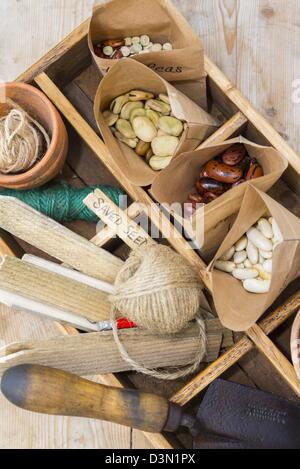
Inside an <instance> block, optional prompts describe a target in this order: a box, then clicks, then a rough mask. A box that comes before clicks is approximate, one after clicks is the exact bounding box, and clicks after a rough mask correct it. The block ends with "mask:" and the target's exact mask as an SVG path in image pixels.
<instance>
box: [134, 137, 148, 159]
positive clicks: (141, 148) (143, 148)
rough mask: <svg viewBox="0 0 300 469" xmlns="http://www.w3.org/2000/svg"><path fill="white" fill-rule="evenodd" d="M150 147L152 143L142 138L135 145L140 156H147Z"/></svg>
mask: <svg viewBox="0 0 300 469" xmlns="http://www.w3.org/2000/svg"><path fill="white" fill-rule="evenodd" d="M150 147H151V143H147V142H143V141H142V140H140V141H139V143H138V144H137V146H136V147H135V152H136V153H137V154H138V155H139V156H146V155H147V153H148V151H149V149H150Z"/></svg>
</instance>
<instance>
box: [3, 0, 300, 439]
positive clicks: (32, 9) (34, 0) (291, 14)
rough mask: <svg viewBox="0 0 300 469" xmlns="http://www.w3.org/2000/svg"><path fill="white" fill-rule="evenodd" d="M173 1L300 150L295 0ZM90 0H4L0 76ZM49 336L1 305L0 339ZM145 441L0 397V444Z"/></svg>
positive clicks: (274, 385) (50, 330)
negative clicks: (29, 410) (34, 410)
mask: <svg viewBox="0 0 300 469" xmlns="http://www.w3.org/2000/svg"><path fill="white" fill-rule="evenodd" d="M173 1H174V4H175V5H176V6H177V7H178V8H179V9H180V10H181V11H182V12H183V14H184V15H185V16H186V18H187V19H188V20H189V22H190V23H191V24H192V26H193V28H194V29H195V31H197V32H198V33H199V34H200V36H201V37H202V39H203V41H204V44H205V47H206V53H207V54H208V55H209V56H210V57H211V58H212V59H213V60H214V61H215V62H216V63H217V65H219V67H220V68H221V69H222V70H224V71H225V73H226V74H227V75H228V76H229V78H230V79H231V80H232V81H233V82H235V83H236V84H237V86H238V87H239V88H240V89H241V91H242V93H244V94H245V95H246V96H247V97H248V98H249V99H250V100H251V101H252V103H253V104H254V105H255V106H256V107H257V109H258V110H259V111H260V112H262V114H263V115H265V116H266V117H267V118H268V120H269V121H270V122H271V123H272V124H273V126H274V127H275V128H276V129H277V130H278V131H279V132H280V133H281V135H283V137H284V138H285V139H286V140H287V141H288V142H289V144H290V145H291V146H292V147H293V148H294V149H295V150H296V151H298V153H299V154H300V141H299V142H298V140H297V136H298V132H299V131H300V128H299V127H300V59H299V57H300V40H299V39H300V34H299V28H300V8H299V1H298V0H286V1H285V2H282V1H281V0H272V1H271V0H173ZM94 3H97V2H94V1H93V0H86V1H85V2H81V1H79V0H18V1H12V0H2V1H1V2H0V81H8V80H13V79H14V78H15V77H16V76H17V75H18V74H19V73H21V72H22V71H23V70H24V69H25V68H27V67H28V66H29V65H31V64H32V63H33V62H34V61H35V60H36V59H38V58H39V56H41V55H42V54H43V53H45V52H46V51H47V50H48V49H49V48H50V47H52V46H53V45H54V44H55V43H56V42H58V41H59V40H60V39H62V38H63V37H64V36H65V35H66V34H67V33H68V32H69V31H71V30H72V29H73V28H74V27H75V26H76V25H77V24H79V23H80V22H81V21H82V20H83V19H85V18H86V17H88V16H89V15H90V12H91V8H92V6H93V4H94ZM125 4H126V2H124V6H125ZM7 31H10V32H11V34H7ZM54 335H57V328H56V326H54V325H53V324H52V323H51V322H47V321H45V320H39V319H36V318H34V317H31V316H29V315H25V314H24V313H17V312H13V311H11V310H9V309H8V308H6V307H3V306H0V346H1V341H2V342H3V343H8V342H12V341H17V340H20V339H29V338H43V337H52V336H54ZM284 335H286V333H284ZM286 339H287V337H285V338H283V342H285V343H286V342H287V340H286ZM252 358H253V355H252ZM253 366H254V361H252V359H251V356H249V357H248V358H247V359H246V360H245V361H244V363H243V368H244V370H245V369H248V371H249V376H251V372H252V371H253V370H252V368H253ZM255 367H260V376H261V380H262V381H265V382H266V381H268V387H269V389H270V390H273V391H276V389H279V388H280V387H281V386H282V383H281V381H280V378H279V377H277V376H276V375H275V374H274V372H273V371H272V373H271V372H270V370H269V365H268V364H267V363H266V362H265V361H264V359H263V358H259V359H257V357H256V359H255ZM250 379H251V378H249V380H250ZM256 384H258V385H259V383H256ZM261 384H262V383H261ZM145 447H149V443H148V442H147V441H146V440H145V439H144V437H143V436H142V435H141V434H140V433H139V432H136V431H132V430H130V429H126V428H123V427H120V426H117V425H112V424H104V423H102V422H95V421H90V420H79V419H75V418H72V419H71V418H55V417H47V416H40V415H34V414H28V413H25V412H22V411H19V410H17V409H14V408H13V407H12V406H11V405H10V404H8V403H7V402H5V401H4V399H2V398H1V397H0V448H145Z"/></svg>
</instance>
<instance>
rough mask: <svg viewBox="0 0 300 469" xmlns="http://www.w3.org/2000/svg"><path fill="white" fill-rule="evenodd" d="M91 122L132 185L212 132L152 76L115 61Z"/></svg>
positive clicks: (196, 110)
mask: <svg viewBox="0 0 300 469" xmlns="http://www.w3.org/2000/svg"><path fill="white" fill-rule="evenodd" d="M94 112H95V119H96V122H97V124H98V127H99V129H100V131H101V134H102V136H103V139H104V141H105V143H106V145H107V147H108V149H109V150H110V153H111V155H112V157H113V158H114V160H115V163H116V165H117V166H118V167H119V168H120V169H121V171H122V173H123V174H124V175H125V176H126V178H127V179H128V180H129V181H130V182H131V183H133V184H135V185H137V186H148V185H150V184H152V183H153V181H154V180H155V178H156V177H157V175H158V174H159V173H160V172H163V171H167V169H168V168H167V166H168V165H169V163H170V162H171V160H173V159H175V158H177V157H178V158H180V155H181V154H182V153H184V152H187V151H190V150H193V149H195V148H196V147H197V146H198V145H199V144H200V142H201V141H203V140H204V139H205V138H207V136H208V135H210V134H211V133H213V132H214V131H215V130H216V128H217V127H218V125H219V124H218V122H217V121H216V120H215V119H214V118H213V117H212V116H210V115H209V114H207V112H205V111H204V110H203V109H201V108H200V107H199V106H197V105H196V104H195V103H194V102H192V101H191V100H190V99H189V98H188V97H187V96H185V95H184V94H183V93H181V92H180V91H178V90H176V89H175V88H174V87H173V86H172V85H170V84H169V83H168V82H166V81H165V80H164V79H163V78H161V77H160V76H159V75H158V74H157V73H155V72H153V71H152V70H150V69H149V68H148V67H146V66H145V65H143V64H141V63H138V62H136V61H135V60H132V59H124V60H120V61H119V62H118V63H117V64H116V65H114V67H112V68H111V69H110V71H109V72H108V73H107V75H105V77H104V78H103V80H102V81H101V83H100V85H99V88H98V90H97V93H96V96H95V103H94Z"/></svg>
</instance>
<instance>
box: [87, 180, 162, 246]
mask: <svg viewBox="0 0 300 469" xmlns="http://www.w3.org/2000/svg"><path fill="white" fill-rule="evenodd" d="M84 203H85V205H86V206H87V207H88V208H89V209H90V210H92V211H93V212H94V213H95V214H96V215H97V216H98V217H99V218H100V219H101V220H102V221H103V222H104V223H105V224H106V225H108V226H109V227H110V228H111V229H112V230H113V231H114V232H115V233H116V234H117V236H118V237H119V238H121V239H122V240H123V241H124V242H125V243H126V244H127V245H128V246H129V247H130V248H131V249H133V250H134V249H136V248H138V247H141V246H146V245H149V244H155V241H154V240H153V239H152V238H151V237H150V236H149V235H148V233H146V232H145V230H143V228H141V227H140V226H139V225H138V224H137V223H136V222H135V221H133V220H131V219H130V218H129V216H128V214H127V213H126V212H124V211H123V210H122V209H120V208H119V207H118V206H117V205H116V204H114V203H113V202H112V201H111V200H110V198H109V197H107V196H106V195H105V194H104V193H103V192H102V191H101V190H100V189H96V190H95V192H94V193H92V194H90V195H88V196H87V197H86V198H85V200H84Z"/></svg>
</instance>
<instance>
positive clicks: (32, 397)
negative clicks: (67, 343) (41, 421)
mask: <svg viewBox="0 0 300 469" xmlns="http://www.w3.org/2000/svg"><path fill="white" fill-rule="evenodd" d="M1 390H2V392H3V394H4V396H5V397H6V398H7V399H8V400H9V401H11V402H12V403H13V404H15V405H17V406H18V407H21V408H23V409H26V410H29V411H32V412H40V413H46V414H51V415H66V416H76V417H87V418H94V419H100V420H106V421H110V422H115V423H119V424H121V425H126V426H130V427H132V428H136V429H140V430H142V431H145V432H154V433H160V432H164V431H165V432H176V431H177V430H178V429H179V428H180V427H185V428H187V429H188V430H189V431H190V433H191V435H192V437H193V439H194V449H198V448H199V449H210V448H212V449H222V448H224V449H230V448H235V449H298V448H300V407H298V406H296V405H295V404H292V403H291V402H289V401H287V400H285V399H282V398H279V397H276V396H275V395H272V394H268V393H265V392H262V391H258V390H257V389H252V388H247V387H245V386H241V385H238V384H235V383H232V382H227V381H222V380H216V381H215V382H214V383H213V384H212V385H211V386H210V387H209V388H208V390H207V392H206V394H205V397H204V399H203V401H202V403H201V406H200V408H199V410H198V413H197V416H196V417H193V416H192V415H189V414H186V413H185V412H184V410H183V409H182V408H181V407H180V406H178V405H176V404H174V403H171V402H169V401H168V400H167V399H165V398H163V397H160V396H156V395H153V394H148V393H144V392H139V391H136V390H126V389H118V388H111V387H107V386H103V385H100V384H96V383H94V382H91V381H88V380H86V379H83V378H80V377H78V376H75V375H72V374H69V373H66V372H64V371H60V370H56V369H52V368H47V367H44V366H39V365H20V366H16V367H14V368H11V369H9V370H8V371H6V372H5V374H4V375H3V378H2V381H1Z"/></svg>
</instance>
